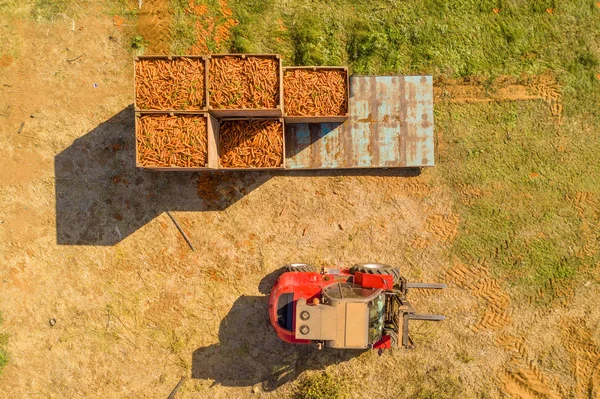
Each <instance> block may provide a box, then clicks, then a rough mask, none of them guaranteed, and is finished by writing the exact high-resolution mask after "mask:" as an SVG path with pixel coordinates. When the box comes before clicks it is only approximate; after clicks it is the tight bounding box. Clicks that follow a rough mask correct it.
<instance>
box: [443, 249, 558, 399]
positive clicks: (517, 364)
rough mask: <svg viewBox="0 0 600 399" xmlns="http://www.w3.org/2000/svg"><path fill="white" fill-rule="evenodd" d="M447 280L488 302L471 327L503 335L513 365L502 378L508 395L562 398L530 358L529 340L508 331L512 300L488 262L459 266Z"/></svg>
mask: <svg viewBox="0 0 600 399" xmlns="http://www.w3.org/2000/svg"><path fill="white" fill-rule="evenodd" d="M446 278H447V281H448V282H451V283H454V284H456V285H457V286H458V287H461V288H465V289H468V290H469V291H470V292H471V293H472V294H473V295H474V296H475V297H477V298H479V299H481V300H483V301H484V302H485V310H484V313H483V316H482V317H481V318H480V320H479V321H478V322H477V323H475V325H473V326H472V327H471V328H472V330H473V331H474V332H483V331H489V332H496V333H500V335H499V336H498V338H497V343H498V345H499V346H500V347H501V348H502V349H504V350H505V351H507V352H509V353H510V354H511V359H510V361H509V363H508V364H507V366H506V367H505V369H504V370H503V371H502V372H501V374H500V376H499V380H500V382H501V384H502V385H503V386H504V391H505V393H507V394H509V395H511V396H512V397H517V398H523V399H535V398H542V399H560V395H558V394H557V393H556V392H555V391H554V390H553V389H552V388H551V387H550V384H549V382H548V381H547V379H546V377H545V376H544V374H543V373H542V371H541V370H540V369H539V368H538V367H537V366H536V362H535V359H533V358H532V357H531V356H530V355H529V350H528V349H527V346H526V344H525V338H524V337H520V338H517V337H515V336H513V335H511V334H509V333H508V332H506V331H505V330H506V329H507V328H508V327H510V326H511V325H512V324H513V318H512V311H513V308H512V306H511V301H510V297H509V296H508V294H507V293H506V292H505V291H504V290H503V289H502V285H501V283H500V282H499V281H498V280H496V279H494V278H492V277H491V276H490V275H489V270H488V267H487V265H486V264H485V260H484V259H482V260H473V261H472V263H471V264H463V263H457V264H455V265H454V266H453V267H452V268H451V269H450V270H448V272H447V275H446Z"/></svg>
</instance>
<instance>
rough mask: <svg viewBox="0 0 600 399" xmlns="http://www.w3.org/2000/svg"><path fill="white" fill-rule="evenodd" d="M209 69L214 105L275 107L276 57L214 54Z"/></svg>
mask: <svg viewBox="0 0 600 399" xmlns="http://www.w3.org/2000/svg"><path fill="white" fill-rule="evenodd" d="M209 73H210V77H209V80H210V93H209V94H210V105H211V107H213V108H216V109H242V108H250V109H275V108H276V107H277V105H278V104H279V85H280V83H279V60H277V59H275V58H273V57H269V58H266V57H259V56H247V57H245V58H242V57H241V56H225V57H213V58H211V60H210V68H209Z"/></svg>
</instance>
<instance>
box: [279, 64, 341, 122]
mask: <svg viewBox="0 0 600 399" xmlns="http://www.w3.org/2000/svg"><path fill="white" fill-rule="evenodd" d="M347 76H348V72H347V71H346V70H345V69H325V70H318V69H317V70H312V69H288V70H285V72H284V74H283V88H284V89H283V90H284V94H283V101H284V106H285V113H286V115H288V116H345V115H347V114H348V87H347V82H348V77H347Z"/></svg>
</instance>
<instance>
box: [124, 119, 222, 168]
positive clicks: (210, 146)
mask: <svg viewBox="0 0 600 399" xmlns="http://www.w3.org/2000/svg"><path fill="white" fill-rule="evenodd" d="M217 130H218V123H217V121H216V119H215V118H214V117H212V116H210V115H209V114H207V113H203V114H200V113H177V114H176V113H170V114H166V113H138V114H137V115H136V117H135V131H136V165H137V166H138V167H141V168H147V169H158V170H183V169H184V170H204V169H206V168H217V167H218V165H217V164H218V160H217V158H216V152H217V149H216V141H215V134H216V132H217Z"/></svg>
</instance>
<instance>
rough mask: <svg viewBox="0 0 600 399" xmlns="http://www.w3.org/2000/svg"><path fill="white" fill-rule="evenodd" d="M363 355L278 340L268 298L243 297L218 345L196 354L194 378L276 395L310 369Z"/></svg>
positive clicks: (224, 324) (221, 331)
mask: <svg viewBox="0 0 600 399" xmlns="http://www.w3.org/2000/svg"><path fill="white" fill-rule="evenodd" d="M361 353H362V351H343V350H332V349H323V350H318V349H317V348H316V347H315V346H312V345H294V344H288V343H286V342H283V341H282V340H280V339H279V337H278V336H277V334H276V333H275V330H274V329H273V327H272V326H271V323H270V321H269V316H268V296H242V297H240V298H239V299H238V300H237V301H236V302H235V303H234V304H233V307H232V308H231V310H230V312H229V313H228V314H227V316H225V318H224V319H223V321H222V322H221V325H220V327H219V343H218V344H215V345H210V346H208V347H203V348H198V349H197V350H196V351H194V353H193V355H192V378H195V379H203V380H206V379H208V380H213V381H214V382H213V385H217V384H220V385H224V386H238V387H239V386H253V385H256V384H261V386H262V389H263V390H264V391H272V390H274V389H276V388H278V387H280V386H281V385H283V384H285V383H287V382H290V381H293V380H295V379H296V378H297V377H298V376H299V375H300V374H301V373H302V372H304V371H306V370H309V369H310V370H320V369H324V368H325V367H327V366H328V365H331V364H337V363H341V362H346V361H348V360H350V359H352V358H354V357H356V356H358V355H360V354H361Z"/></svg>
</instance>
